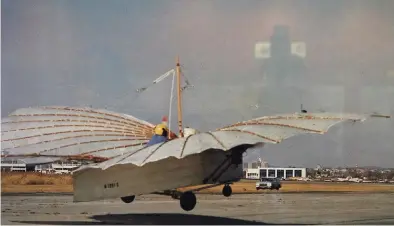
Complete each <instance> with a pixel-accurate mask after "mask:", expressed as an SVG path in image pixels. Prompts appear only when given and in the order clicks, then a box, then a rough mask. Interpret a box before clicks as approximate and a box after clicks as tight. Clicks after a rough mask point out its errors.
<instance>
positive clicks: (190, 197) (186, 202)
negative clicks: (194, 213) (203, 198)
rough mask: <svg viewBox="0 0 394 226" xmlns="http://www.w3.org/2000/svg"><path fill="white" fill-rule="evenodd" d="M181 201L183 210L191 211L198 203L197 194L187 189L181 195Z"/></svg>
mask: <svg viewBox="0 0 394 226" xmlns="http://www.w3.org/2000/svg"><path fill="white" fill-rule="evenodd" d="M179 203H180V205H181V208H182V209H183V210H185V211H190V210H192V209H194V207H195V206H196V204H197V198H196V195H195V194H194V193H193V192H191V191H187V192H185V193H183V194H182V195H181V198H180V200H179Z"/></svg>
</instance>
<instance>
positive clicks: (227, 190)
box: [222, 184, 233, 197]
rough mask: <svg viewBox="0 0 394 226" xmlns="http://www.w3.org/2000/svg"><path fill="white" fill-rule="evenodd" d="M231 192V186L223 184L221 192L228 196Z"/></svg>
mask: <svg viewBox="0 0 394 226" xmlns="http://www.w3.org/2000/svg"><path fill="white" fill-rule="evenodd" d="M232 193H233V189H232V188H231V186H230V185H227V184H226V185H224V187H223V190H222V194H223V195H224V196H225V197H230V196H231V194H232Z"/></svg>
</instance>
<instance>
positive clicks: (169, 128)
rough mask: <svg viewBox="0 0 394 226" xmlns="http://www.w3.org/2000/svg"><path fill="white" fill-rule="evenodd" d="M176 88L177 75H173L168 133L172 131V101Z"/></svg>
mask: <svg viewBox="0 0 394 226" xmlns="http://www.w3.org/2000/svg"><path fill="white" fill-rule="evenodd" d="M174 86H175V73H174V74H173V75H172V83H171V95H170V108H169V113H168V131H171V112H172V100H173V99H174ZM169 135H170V134H169Z"/></svg>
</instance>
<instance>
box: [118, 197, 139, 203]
mask: <svg viewBox="0 0 394 226" xmlns="http://www.w3.org/2000/svg"><path fill="white" fill-rule="evenodd" d="M120 199H121V200H122V201H123V202H124V203H131V202H133V201H134V199H135V195H132V196H125V197H121V198H120Z"/></svg>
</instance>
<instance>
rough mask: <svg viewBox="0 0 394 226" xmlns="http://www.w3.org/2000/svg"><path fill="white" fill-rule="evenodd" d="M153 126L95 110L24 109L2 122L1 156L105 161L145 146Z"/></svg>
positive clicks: (55, 107) (126, 116)
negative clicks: (54, 157)
mask: <svg viewBox="0 0 394 226" xmlns="http://www.w3.org/2000/svg"><path fill="white" fill-rule="evenodd" d="M153 128H154V125H152V124H150V123H148V122H146V121H143V120H140V119H137V118H135V117H133V116H130V115H126V114H119V113H116V112H111V111H107V110H99V109H92V108H76V107H63V106H47V107H36V108H22V109H18V110H16V111H15V112H13V113H11V114H10V115H9V117H7V118H5V119H3V120H2V127H1V132H2V136H1V142H2V156H56V157H76V158H88V159H92V158H97V159H101V160H106V159H109V158H112V157H114V156H118V155H122V154H123V153H124V152H126V151H133V150H137V149H140V148H141V147H143V146H144V145H145V144H146V143H147V142H148V141H149V139H150V138H151V136H152V134H153Z"/></svg>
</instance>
